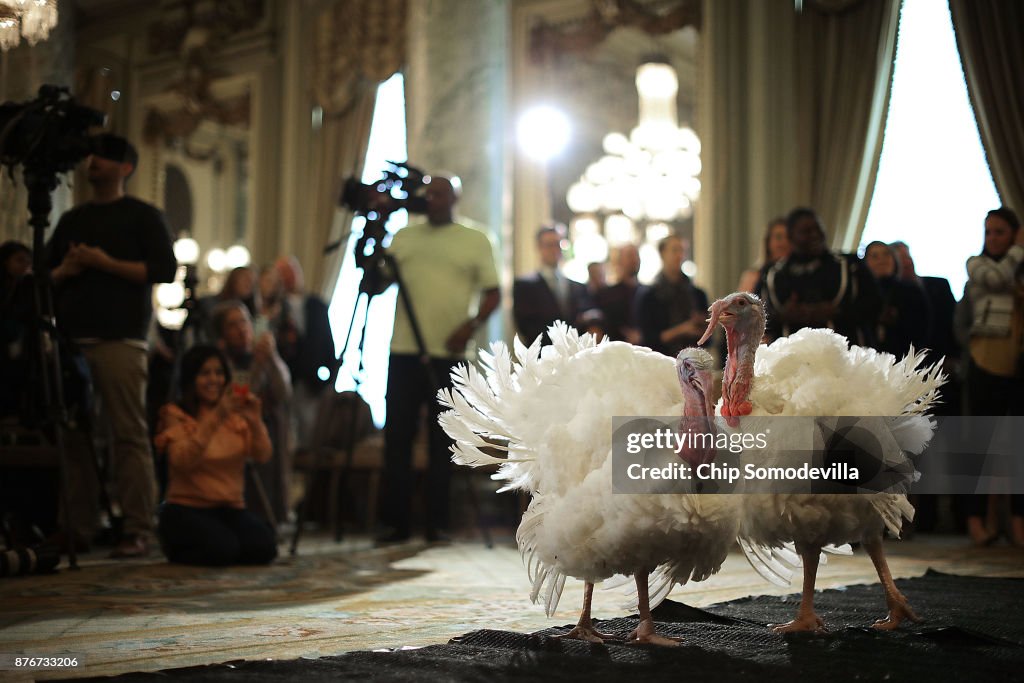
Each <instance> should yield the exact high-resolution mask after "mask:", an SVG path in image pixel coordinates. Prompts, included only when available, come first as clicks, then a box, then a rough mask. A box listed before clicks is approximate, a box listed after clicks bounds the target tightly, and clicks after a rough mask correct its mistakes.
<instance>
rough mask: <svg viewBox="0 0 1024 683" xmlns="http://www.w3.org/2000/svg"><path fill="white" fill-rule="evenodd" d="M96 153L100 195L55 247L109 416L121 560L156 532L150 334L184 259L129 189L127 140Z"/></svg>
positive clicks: (89, 492) (94, 179)
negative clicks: (156, 287) (159, 295)
mask: <svg viewBox="0 0 1024 683" xmlns="http://www.w3.org/2000/svg"><path fill="white" fill-rule="evenodd" d="M96 143H97V149H96V151H95V152H94V153H93V155H92V156H90V157H89V159H88V167H87V168H88V177H89V184H90V185H91V186H92V189H93V199H92V201H90V202H87V203H86V204H83V205H81V206H77V207H75V208H74V209H71V210H70V211H68V212H66V213H65V214H64V215H63V216H61V218H60V221H59V222H58V223H57V227H56V229H55V230H54V232H53V236H52V237H51V238H50V242H49V244H48V258H49V265H50V267H51V268H52V269H53V270H52V275H53V282H54V284H55V286H56V290H55V302H56V312H57V323H58V326H59V327H60V328H61V330H62V332H63V333H64V334H66V335H67V336H69V337H70V338H72V339H73V340H74V341H75V342H76V343H77V344H78V345H79V346H80V347H81V349H82V352H83V353H84V355H85V357H86V359H87V360H88V362H89V367H90V370H91V371H92V375H93V382H94V384H95V386H96V390H97V393H98V394H99V396H100V398H101V399H102V407H103V411H104V413H105V414H106V416H107V418H108V419H109V421H110V426H111V431H112V435H113V440H114V453H113V462H112V463H111V464H112V472H113V475H114V482H113V483H114V486H115V490H116V493H117V497H118V500H119V501H120V504H121V509H122V512H123V514H124V537H123V538H122V540H121V543H120V544H119V545H118V547H117V548H116V549H115V550H114V553H113V556H114V557H139V556H142V555H146V554H147V553H148V549H149V548H148V546H149V543H150V541H151V539H152V536H153V515H154V512H155V508H156V479H155V477H154V472H153V457H152V454H151V452H150V448H149V432H148V428H147V425H146V410H145V397H146V381H147V363H146V350H147V349H146V332H147V330H148V327H149V321H150V317H151V316H152V313H153V310H152V309H153V307H152V299H151V295H152V285H153V284H154V283H156V282H170V281H172V280H173V279H174V275H175V270H176V268H177V264H176V262H175V260H174V252H173V249H172V247H171V235H170V231H169V230H168V228H167V223H166V222H165V221H164V217H163V214H162V213H161V212H160V211H159V209H157V208H156V207H154V206H151V205H149V204H147V203H145V202H143V201H140V200H138V199H135V198H134V197H129V196H126V195H125V193H124V185H125V181H126V180H127V178H128V176H130V175H131V174H132V172H133V171H134V170H135V166H136V164H137V163H138V154H137V153H136V151H135V148H134V147H132V145H131V143H129V142H128V141H127V140H125V139H124V138H121V137H118V136H115V135H101V136H99V137H97V138H96ZM82 460H84V457H83V458H73V461H74V463H77V466H78V467H80V469H81V471H80V472H78V473H76V474H79V475H81V476H76V477H73V479H72V481H74V482H75V487H74V490H73V491H72V502H71V507H72V513H73V515H74V518H75V524H76V525H77V528H76V529H74V530H67V531H68V532H71V531H75V532H77V533H78V535H80V536H84V539H83V540H85V541H88V539H89V537H90V536H91V533H92V531H93V529H94V526H95V521H96V502H97V498H96V496H95V495H94V494H95V489H94V487H93V486H90V485H88V484H85V481H86V480H88V479H92V478H93V477H91V476H90V475H91V473H90V471H89V470H90V468H91V465H90V464H88V463H87V462H86V463H83V462H82Z"/></svg>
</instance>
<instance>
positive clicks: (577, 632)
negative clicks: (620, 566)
mask: <svg viewBox="0 0 1024 683" xmlns="http://www.w3.org/2000/svg"><path fill="white" fill-rule="evenodd" d="M593 597H594V584H592V583H590V582H589V581H587V582H586V584H584V586H583V610H582V611H581V612H580V620H579V621H578V622H577V623H576V626H574V627H573V629H572V630H571V631H569V632H568V633H565V634H563V635H560V636H555V638H557V639H562V638H568V639H569V640H585V641H587V642H588V643H603V642H604V641H606V640H622V638H620V637H618V636H613V635H610V634H608V633H601V632H600V631H598V630H597V629H595V628H594V622H593V621H591V620H590V603H591V601H592V600H593Z"/></svg>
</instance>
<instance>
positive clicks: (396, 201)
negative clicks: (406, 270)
mask: <svg viewBox="0 0 1024 683" xmlns="http://www.w3.org/2000/svg"><path fill="white" fill-rule="evenodd" d="M388 165H389V166H390V168H389V169H387V170H385V171H384V177H383V178H381V179H380V180H378V181H376V182H374V183H370V184H364V183H361V182H359V180H357V179H356V178H349V179H348V180H346V181H345V187H344V189H343V190H342V192H341V198H340V200H339V201H340V203H341V205H342V206H346V207H348V208H349V209H351V210H352V211H353V212H355V213H356V214H357V215H359V216H363V217H364V218H365V219H366V224H365V225H364V226H363V234H362V236H361V237H360V238H359V239H358V240H357V241H356V245H355V259H356V267H358V268H362V269H363V280H362V283H361V284H360V289H361V291H364V292H367V293H369V294H380V293H381V292H382V291H384V290H385V289H386V288H387V286H388V285H389V284H390V281H391V279H393V278H389V277H387V275H386V274H384V273H383V272H382V271H381V267H382V265H383V263H384V244H383V243H384V238H385V237H387V234H388V233H387V229H386V228H385V225H386V224H387V222H388V219H389V218H390V217H391V214H392V213H394V212H395V211H399V210H401V209H405V210H406V211H408V212H409V213H426V211H427V199H426V197H425V196H424V192H425V190H426V187H427V185H429V184H430V176H429V175H426V174H425V173H423V171H421V170H419V169H418V168H416V167H415V166H410V165H409V164H408V163H399V162H395V161H389V162H388Z"/></svg>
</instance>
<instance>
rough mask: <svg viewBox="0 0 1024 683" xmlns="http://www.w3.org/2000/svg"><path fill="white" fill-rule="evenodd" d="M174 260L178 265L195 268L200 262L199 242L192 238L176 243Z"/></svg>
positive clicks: (183, 238) (182, 239)
mask: <svg viewBox="0 0 1024 683" xmlns="http://www.w3.org/2000/svg"><path fill="white" fill-rule="evenodd" d="M174 258H175V259H177V261H178V263H183V264H185V265H186V266H194V265H195V264H196V263H197V262H198V261H199V242H196V241H195V240H194V239H192V238H191V237H182V238H181V239H179V240H177V241H176V242H175V243H174Z"/></svg>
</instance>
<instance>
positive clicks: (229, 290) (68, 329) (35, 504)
mask: <svg viewBox="0 0 1024 683" xmlns="http://www.w3.org/2000/svg"><path fill="white" fill-rule="evenodd" d="M137 164H138V154H137V152H136V150H135V148H134V147H133V146H132V145H131V144H130V143H129V142H128V141H127V140H125V139H124V138H121V137H117V136H114V135H102V136H99V137H98V138H97V144H96V148H95V152H94V154H92V155H91V156H90V157H89V161H88V163H87V165H86V171H87V177H88V181H89V184H90V187H91V189H92V197H91V199H90V200H89V201H87V202H85V203H83V204H81V205H79V206H76V207H75V208H73V209H71V210H70V211H68V212H66V213H65V214H63V215H62V216H61V218H60V220H59V221H58V223H57V225H56V227H55V228H54V230H53V233H52V235H50V237H49V239H48V241H47V243H46V250H45V253H44V254H42V255H41V257H42V258H41V260H40V261H39V264H40V265H41V267H42V269H43V270H46V271H48V272H49V275H50V277H49V281H50V282H52V290H48V289H45V288H44V289H43V291H44V296H43V298H44V299H45V298H49V297H50V296H52V301H53V312H54V313H55V316H56V320H57V331H56V332H57V333H56V335H55V337H54V338H55V339H56V340H57V341H58V342H59V348H60V350H61V353H60V356H59V360H60V362H61V364H62V365H63V371H62V373H61V375H62V379H63V382H62V384H63V387H64V402H65V403H66V404H67V405H66V408H67V413H68V416H69V417H70V419H68V420H62V418H61V416H55V415H53V414H52V413H49V412H48V409H47V407H46V406H45V405H42V404H43V403H44V402H45V398H44V397H45V394H43V393H42V392H41V390H40V386H39V385H40V383H41V380H42V378H43V377H44V375H43V373H42V366H43V364H44V363H45V364H47V366H48V367H55V366H50V364H51V363H52V361H53V359H52V358H49V357H45V358H44V355H43V349H42V346H43V344H41V343H39V340H38V339H37V337H36V334H37V330H38V329H39V325H40V324H41V322H42V320H41V317H40V316H38V315H37V308H36V305H35V303H34V299H35V296H36V292H35V291H34V290H35V288H36V287H35V284H36V283H35V274H34V273H33V267H32V258H31V257H32V252H31V250H30V249H29V248H28V247H27V246H25V245H22V244H20V243H17V242H8V243H5V244H3V245H2V246H0V256H2V260H0V262H2V264H3V278H2V283H0V304H2V315H0V334H2V344H0V349H2V353H0V364H2V371H3V375H4V382H3V383H2V385H3V391H2V397H0V408H2V410H3V416H4V418H6V419H7V420H8V422H11V421H13V423H14V424H16V425H17V426H18V427H20V428H25V429H31V428H37V427H43V428H46V427H51V428H52V426H53V423H54V422H55V421H63V422H64V430H65V432H66V436H67V438H66V439H65V444H66V448H65V449H64V450H65V457H66V462H67V472H68V475H69V476H68V478H67V479H68V482H69V486H68V508H69V511H70V515H69V517H70V519H71V528H63V527H61V528H58V527H59V526H60V525H59V523H58V519H57V515H56V507H57V503H56V501H57V495H56V491H57V487H56V485H55V480H56V477H54V476H53V473H52V471H51V470H47V469H45V468H25V469H19V470H17V471H14V472H12V473H11V476H5V477H3V478H2V479H3V481H4V482H5V486H4V491H2V492H0V501H2V502H3V508H4V509H3V510H2V512H3V514H4V531H5V535H6V536H7V538H6V542H7V544H8V545H28V544H32V543H34V542H38V541H39V540H41V539H40V538H38V537H40V536H42V537H48V540H49V541H51V542H54V543H57V544H59V545H61V546H65V545H67V544H74V545H75V546H76V547H77V549H78V550H79V551H85V550H88V549H89V548H90V546H91V545H92V544H93V543H94V542H96V541H97V539H105V540H107V541H109V542H111V544H112V545H113V550H112V552H111V556H112V557H115V558H133V557H142V556H146V555H148V554H150V553H151V552H152V551H153V549H154V546H156V545H157V544H159V545H160V547H161V548H162V550H163V552H164V554H165V555H166V556H167V557H168V559H170V560H171V561H174V562H184V563H192V564H211V565H219V564H235V563H266V562H269V561H271V560H272V559H273V558H274V557H275V556H276V552H277V551H276V534H277V531H276V529H275V528H274V526H275V524H276V523H277V522H279V521H283V520H285V519H287V517H288V515H289V513H290V508H291V505H290V500H289V497H290V486H289V483H290V475H291V470H292V466H291V453H292V442H293V439H294V437H295V435H296V434H299V435H301V434H304V433H305V430H308V429H309V428H310V422H311V420H312V416H313V415H315V412H316V402H317V398H318V396H319V395H320V393H321V392H322V391H323V390H324V389H325V387H326V386H327V385H328V383H329V382H330V379H331V378H332V376H333V370H334V367H335V349H334V340H333V338H332V336H331V328H330V324H329V321H328V317H327V306H326V304H325V303H324V302H323V301H322V300H321V299H320V298H319V297H317V296H315V295H312V294H309V293H306V292H305V291H304V289H303V281H302V270H301V268H300V266H299V264H298V262H297V261H296V260H295V259H294V258H292V257H282V258H280V259H278V260H277V261H276V262H275V263H273V264H271V265H268V266H267V267H265V268H263V269H261V270H260V271H259V272H257V271H256V270H255V269H252V268H248V267H245V268H236V269H235V270H233V271H232V272H231V273H230V274H229V275H228V276H227V278H226V280H225V282H224V285H223V287H222V288H221V290H220V292H218V293H217V294H215V295H210V296H207V297H203V298H200V299H198V300H196V301H193V302H192V307H191V310H190V314H189V318H188V320H187V323H186V325H185V326H184V327H183V328H182V330H180V331H174V332H172V331H168V330H165V329H163V328H159V327H158V326H157V325H155V323H154V321H153V307H152V285H153V284H155V283H159V282H170V281H171V280H173V279H174V277H175V273H176V268H177V263H176V261H175V257H174V254H173V249H172V237H171V234H170V230H169V228H168V226H167V224H166V221H165V219H164V217H163V214H162V213H161V212H160V211H159V210H158V209H157V208H156V207H153V206H151V205H149V204H147V203H145V202H143V201H140V200H138V199H136V198H134V197H132V196H130V195H128V194H126V192H125V183H126V181H127V179H128V178H129V177H130V176H131V174H132V173H133V172H134V170H135V167H136V165H137ZM43 279H44V280H45V279H46V278H43ZM94 416H100V417H101V418H102V419H101V420H99V421H95V420H93V417H94ZM96 443H101V444H102V443H105V444H106V448H102V449H99V450H97V449H95V448H94V447H93V446H94V445H95V444H96ZM252 481H258V482H259V483H260V486H251V485H249V483H250V482H252ZM26 490H30V491H32V492H33V494H34V495H27V496H26V495H22V494H23V493H24V492H25V491H26ZM257 491H260V492H261V493H262V495H261V496H260V497H259V499H258V500H257V497H256V492H257ZM7 493H10V494H11V495H10V496H8V495H5V494H7ZM101 507H105V508H106V509H105V510H101ZM111 521H116V522H117V525H116V527H114V528H109V527H108V528H104V525H108V524H110V522H111Z"/></svg>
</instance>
